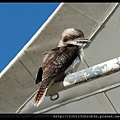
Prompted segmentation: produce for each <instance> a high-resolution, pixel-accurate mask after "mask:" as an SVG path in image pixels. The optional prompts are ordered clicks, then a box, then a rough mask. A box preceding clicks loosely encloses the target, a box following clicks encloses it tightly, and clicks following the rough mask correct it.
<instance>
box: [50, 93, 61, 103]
mask: <svg viewBox="0 0 120 120" xmlns="http://www.w3.org/2000/svg"><path fill="white" fill-rule="evenodd" d="M58 98H59V94H58V93H56V94H54V95H51V96H50V99H51V100H52V101H55V100H57V99H58Z"/></svg>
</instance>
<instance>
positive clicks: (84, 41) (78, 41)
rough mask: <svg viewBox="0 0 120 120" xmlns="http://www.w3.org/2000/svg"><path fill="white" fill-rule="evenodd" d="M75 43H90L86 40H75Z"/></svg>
mask: <svg viewBox="0 0 120 120" xmlns="http://www.w3.org/2000/svg"><path fill="white" fill-rule="evenodd" d="M75 41H76V43H90V42H91V41H90V40H88V39H87V38H77V39H76V40H75Z"/></svg>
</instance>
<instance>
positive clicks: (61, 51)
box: [42, 45, 78, 83]
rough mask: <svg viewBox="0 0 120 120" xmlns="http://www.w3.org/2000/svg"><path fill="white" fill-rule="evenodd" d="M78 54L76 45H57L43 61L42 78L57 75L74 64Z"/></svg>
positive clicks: (47, 78)
mask: <svg viewBox="0 0 120 120" xmlns="http://www.w3.org/2000/svg"><path fill="white" fill-rule="evenodd" d="M77 55H78V47H77V46H75V45H68V46H64V47H57V48H55V49H52V50H51V51H50V52H49V53H48V54H46V55H45V58H44V60H43V63H42V69H43V74H42V80H47V81H48V83H49V79H52V78H53V77H55V76H57V75H58V74H60V73H64V71H65V70H66V69H67V68H68V67H69V66H70V65H71V64H72V62H73V61H74V60H75V59H76V57H77Z"/></svg>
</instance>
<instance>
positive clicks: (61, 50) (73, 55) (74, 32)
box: [33, 28, 90, 107]
mask: <svg viewBox="0 0 120 120" xmlns="http://www.w3.org/2000/svg"><path fill="white" fill-rule="evenodd" d="M86 43H90V40H88V39H87V38H84V33H83V31H81V30H80V29H75V28H67V29H65V30H64V31H63V32H62V34H61V37H60V41H59V43H58V45H57V47H55V48H53V49H51V50H50V51H49V52H46V53H45V54H44V57H43V59H42V63H41V66H40V67H39V69H38V72H37V74H36V80H35V84H38V83H39V82H41V84H40V88H39V90H38V92H37V93H36V95H35V98H34V102H33V104H34V106H35V107H38V106H39V105H40V104H41V103H42V102H43V100H44V97H45V95H46V92H47V90H48V88H49V87H50V86H51V85H52V84H54V83H55V82H57V81H59V80H60V79H63V78H64V77H65V76H66V75H68V74H71V73H72V71H73V69H74V67H75V65H76V64H77V63H78V62H79V63H81V62H82V61H83V56H84V53H83V47H84V45H85V44H86Z"/></svg>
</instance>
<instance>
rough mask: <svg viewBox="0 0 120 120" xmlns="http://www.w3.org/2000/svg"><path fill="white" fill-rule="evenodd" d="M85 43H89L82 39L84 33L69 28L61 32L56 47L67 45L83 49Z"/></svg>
mask: <svg viewBox="0 0 120 120" xmlns="http://www.w3.org/2000/svg"><path fill="white" fill-rule="evenodd" d="M86 43H90V41H89V40H88V39H86V38H84V33H83V32H82V31H81V30H78V29H74V28H69V29H66V30H64V31H63V32H62V36H61V39H60V42H59V44H58V47H61V46H66V45H68V44H72V45H77V46H79V47H83V45H84V44H86Z"/></svg>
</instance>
